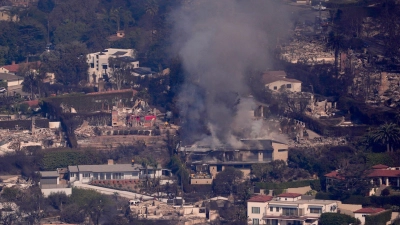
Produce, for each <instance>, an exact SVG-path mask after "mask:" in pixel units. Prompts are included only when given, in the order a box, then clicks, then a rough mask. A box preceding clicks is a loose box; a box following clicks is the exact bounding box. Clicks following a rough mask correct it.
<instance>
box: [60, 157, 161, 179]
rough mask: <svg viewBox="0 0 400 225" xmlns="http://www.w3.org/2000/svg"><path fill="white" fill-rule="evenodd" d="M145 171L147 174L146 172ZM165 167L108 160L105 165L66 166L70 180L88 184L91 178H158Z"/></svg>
mask: <svg viewBox="0 0 400 225" xmlns="http://www.w3.org/2000/svg"><path fill="white" fill-rule="evenodd" d="M146 171H147V174H146ZM165 171H168V170H166V169H161V168H160V169H156V168H153V167H151V166H148V167H147V169H146V168H144V167H143V166H142V165H140V164H114V162H113V160H109V161H108V164H106V165H77V166H68V176H69V181H70V182H80V183H83V184H88V183H90V182H91V181H93V180H137V179H143V178H146V177H148V178H154V176H155V177H156V178H160V177H162V175H163V173H165Z"/></svg>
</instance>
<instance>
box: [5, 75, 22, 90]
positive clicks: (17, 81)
mask: <svg viewBox="0 0 400 225" xmlns="http://www.w3.org/2000/svg"><path fill="white" fill-rule="evenodd" d="M0 81H1V82H5V83H7V88H10V87H14V86H18V85H21V84H22V82H23V81H24V78H23V77H20V76H17V75H14V74H11V73H0Z"/></svg>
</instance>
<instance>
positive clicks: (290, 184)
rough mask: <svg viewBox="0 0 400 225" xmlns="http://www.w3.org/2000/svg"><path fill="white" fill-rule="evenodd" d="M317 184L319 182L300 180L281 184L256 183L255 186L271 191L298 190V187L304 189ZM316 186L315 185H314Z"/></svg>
mask: <svg viewBox="0 0 400 225" xmlns="http://www.w3.org/2000/svg"><path fill="white" fill-rule="evenodd" d="M314 182H318V183H319V180H300V181H292V182H283V183H272V182H258V183H256V186H257V187H259V188H261V189H267V190H273V189H288V188H298V187H306V186H310V185H311V183H314ZM314 185H316V184H314Z"/></svg>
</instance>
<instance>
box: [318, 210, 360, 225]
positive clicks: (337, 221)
mask: <svg viewBox="0 0 400 225" xmlns="http://www.w3.org/2000/svg"><path fill="white" fill-rule="evenodd" d="M319 222H320V223H319V224H321V225H342V224H351V223H352V224H359V222H358V220H357V219H356V218H354V217H351V216H349V215H345V214H340V213H322V214H321V217H320V218H319Z"/></svg>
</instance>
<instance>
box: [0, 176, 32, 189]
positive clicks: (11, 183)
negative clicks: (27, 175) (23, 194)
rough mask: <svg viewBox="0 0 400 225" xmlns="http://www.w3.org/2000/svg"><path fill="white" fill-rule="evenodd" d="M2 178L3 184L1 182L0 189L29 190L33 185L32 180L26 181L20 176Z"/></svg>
mask: <svg viewBox="0 0 400 225" xmlns="http://www.w3.org/2000/svg"><path fill="white" fill-rule="evenodd" d="M0 178H1V179H2V180H3V181H2V182H0V187H8V188H11V187H16V188H18V189H28V188H29V187H30V186H32V185H33V182H32V180H25V179H23V178H21V176H19V175H17V176H14V175H9V176H0ZM0 189H1V188H0Z"/></svg>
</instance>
